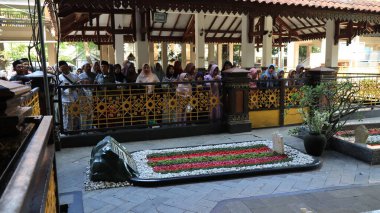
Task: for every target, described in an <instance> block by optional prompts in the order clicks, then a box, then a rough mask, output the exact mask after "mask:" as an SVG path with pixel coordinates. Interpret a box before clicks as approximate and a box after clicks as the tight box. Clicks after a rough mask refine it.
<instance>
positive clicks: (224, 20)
mask: <svg viewBox="0 0 380 213" xmlns="http://www.w3.org/2000/svg"><path fill="white" fill-rule="evenodd" d="M227 18H228V16H225V17H224V19H223V21H222V23H221V24H220V25H219V27H218V29H217V31H219V30H220V29H222V26H223V25H224V23H225V22H226V20H227ZM215 37H216V33H215V34H214V36H213V38H215Z"/></svg>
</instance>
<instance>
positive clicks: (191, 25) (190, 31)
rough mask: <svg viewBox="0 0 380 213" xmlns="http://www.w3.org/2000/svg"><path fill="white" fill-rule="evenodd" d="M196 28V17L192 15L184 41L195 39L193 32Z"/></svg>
mask: <svg viewBox="0 0 380 213" xmlns="http://www.w3.org/2000/svg"><path fill="white" fill-rule="evenodd" d="M194 27H195V15H191V16H190V18H189V21H188V22H187V25H186V30H185V32H184V34H183V40H184V41H185V40H186V39H189V38H194V34H193V31H194V30H195V29H194Z"/></svg>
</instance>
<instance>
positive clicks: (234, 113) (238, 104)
mask: <svg viewBox="0 0 380 213" xmlns="http://www.w3.org/2000/svg"><path fill="white" fill-rule="evenodd" d="M248 73H249V71H241V72H231V71H224V72H223V73H222V75H223V78H222V79H223V106H224V119H225V121H226V123H227V130H228V131H229V132H230V133H238V132H249V131H251V123H250V121H249V115H248V113H249V108H248V99H249V79H248V78H247V74H248Z"/></svg>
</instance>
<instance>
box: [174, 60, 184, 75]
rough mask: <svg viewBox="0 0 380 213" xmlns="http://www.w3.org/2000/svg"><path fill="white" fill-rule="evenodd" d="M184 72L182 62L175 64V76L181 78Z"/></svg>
mask: <svg viewBox="0 0 380 213" xmlns="http://www.w3.org/2000/svg"><path fill="white" fill-rule="evenodd" d="M182 72H183V69H182V65H181V62H180V61H175V62H174V75H175V76H179V75H180V74H181V73H182Z"/></svg>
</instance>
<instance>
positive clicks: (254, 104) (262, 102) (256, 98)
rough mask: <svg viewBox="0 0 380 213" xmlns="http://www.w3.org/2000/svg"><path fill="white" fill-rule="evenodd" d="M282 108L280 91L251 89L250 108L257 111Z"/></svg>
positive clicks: (274, 89)
mask: <svg viewBox="0 0 380 213" xmlns="http://www.w3.org/2000/svg"><path fill="white" fill-rule="evenodd" d="M279 106H280V89H279V88H271V89H251V90H250V91H249V101H248V107H249V109H250V110H255V109H272V108H278V107H279Z"/></svg>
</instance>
